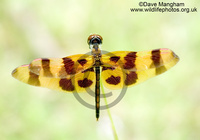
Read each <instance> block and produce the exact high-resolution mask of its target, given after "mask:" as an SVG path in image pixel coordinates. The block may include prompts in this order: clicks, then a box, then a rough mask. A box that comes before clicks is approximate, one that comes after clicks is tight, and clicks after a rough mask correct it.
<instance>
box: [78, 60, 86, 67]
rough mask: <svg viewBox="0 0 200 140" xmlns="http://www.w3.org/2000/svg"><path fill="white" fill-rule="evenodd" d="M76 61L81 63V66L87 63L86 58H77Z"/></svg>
mask: <svg viewBox="0 0 200 140" xmlns="http://www.w3.org/2000/svg"><path fill="white" fill-rule="evenodd" d="M78 63H79V64H81V66H83V65H85V64H86V63H87V60H86V59H79V60H78Z"/></svg>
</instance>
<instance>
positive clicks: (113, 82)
mask: <svg viewBox="0 0 200 140" xmlns="http://www.w3.org/2000/svg"><path fill="white" fill-rule="evenodd" d="M120 80H121V77H120V76H117V77H115V76H113V75H112V76H110V77H109V78H108V79H106V82H107V83H108V84H111V85H117V84H119V83H120Z"/></svg>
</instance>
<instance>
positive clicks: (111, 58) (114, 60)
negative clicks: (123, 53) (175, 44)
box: [110, 56, 120, 63]
mask: <svg viewBox="0 0 200 140" xmlns="http://www.w3.org/2000/svg"><path fill="white" fill-rule="evenodd" d="M119 59H120V56H112V57H110V61H113V62H115V63H117V61H118V60H119Z"/></svg>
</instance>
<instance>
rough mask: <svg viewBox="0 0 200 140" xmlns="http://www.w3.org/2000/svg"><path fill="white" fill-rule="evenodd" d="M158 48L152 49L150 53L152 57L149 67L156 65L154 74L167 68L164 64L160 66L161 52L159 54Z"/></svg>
mask: <svg viewBox="0 0 200 140" xmlns="http://www.w3.org/2000/svg"><path fill="white" fill-rule="evenodd" d="M160 53H161V52H160V49H156V50H152V52H151V54H152V56H151V59H152V61H153V62H152V64H151V67H153V66H154V67H156V69H155V73H156V75H159V74H161V73H163V72H165V71H166V70H167V69H166V68H165V66H162V59H161V54H160Z"/></svg>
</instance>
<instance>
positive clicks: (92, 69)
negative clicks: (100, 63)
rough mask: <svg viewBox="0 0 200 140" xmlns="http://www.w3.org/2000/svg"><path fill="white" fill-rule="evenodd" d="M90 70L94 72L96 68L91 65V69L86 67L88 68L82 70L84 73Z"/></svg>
mask: <svg viewBox="0 0 200 140" xmlns="http://www.w3.org/2000/svg"><path fill="white" fill-rule="evenodd" d="M88 71H91V72H94V68H93V67H91V68H89V69H86V70H84V71H82V73H85V72H88Z"/></svg>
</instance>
